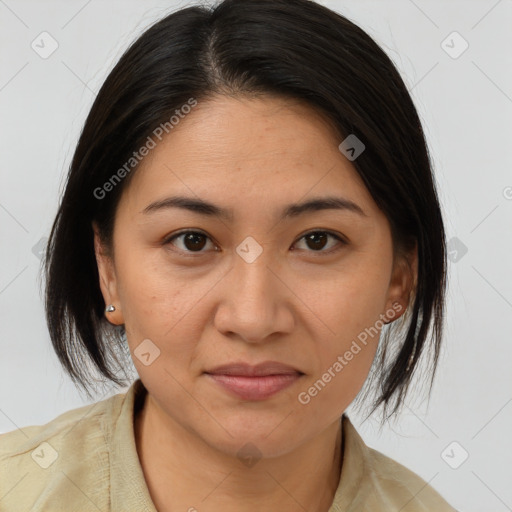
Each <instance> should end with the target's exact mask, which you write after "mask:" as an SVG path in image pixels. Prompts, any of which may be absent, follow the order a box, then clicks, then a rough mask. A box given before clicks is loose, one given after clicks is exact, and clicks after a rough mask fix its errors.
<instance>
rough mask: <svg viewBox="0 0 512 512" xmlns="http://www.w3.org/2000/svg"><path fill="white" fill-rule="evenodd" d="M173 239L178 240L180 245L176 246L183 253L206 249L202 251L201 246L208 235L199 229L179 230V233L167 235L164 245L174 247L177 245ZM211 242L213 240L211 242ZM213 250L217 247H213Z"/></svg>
mask: <svg viewBox="0 0 512 512" xmlns="http://www.w3.org/2000/svg"><path fill="white" fill-rule="evenodd" d="M174 240H180V244H181V246H180V247H178V249H179V250H180V251H182V252H184V253H189V254H193V253H199V254H200V253H202V252H207V251H202V250H201V249H203V247H204V246H205V245H206V244H205V240H210V241H211V239H210V237H209V236H208V235H206V234H205V233H203V232H201V231H191V230H187V231H180V232H179V233H174V234H173V235H171V236H169V237H167V238H166V239H165V240H164V242H163V243H164V245H167V244H171V245H173V246H174V247H176V246H177V244H175V243H173V242H174ZM212 244H213V242H212ZM214 247H215V246H214ZM214 250H215V251H217V250H218V249H217V248H215V249H214Z"/></svg>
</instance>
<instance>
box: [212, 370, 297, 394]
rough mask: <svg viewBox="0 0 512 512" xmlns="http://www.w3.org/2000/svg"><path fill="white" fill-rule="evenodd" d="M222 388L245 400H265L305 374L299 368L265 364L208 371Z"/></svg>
mask: <svg viewBox="0 0 512 512" xmlns="http://www.w3.org/2000/svg"><path fill="white" fill-rule="evenodd" d="M205 374H206V376H207V377H208V378H210V379H212V380H213V381H214V382H215V383H216V384H218V385H220V386H221V388H222V389H224V390H225V391H228V392H229V393H230V394H231V395H234V396H237V397H238V398H241V399H243V400H265V399H267V398H270V397H271V396H273V395H275V394H276V393H278V392H279V391H282V390H284V389H286V388H287V387H289V386H291V385H292V384H294V383H295V382H297V381H298V380H299V379H300V378H301V377H302V376H303V375H304V373H303V372H301V371H299V370H297V369H296V368H294V367H292V366H289V365H286V364H283V363H278V362H276V361H265V362H264V363H260V364H258V365H255V366H252V365H250V364H248V363H244V362H237V363H230V364H225V365H222V366H217V367H216V368H213V369H212V370H209V371H207V372H205Z"/></svg>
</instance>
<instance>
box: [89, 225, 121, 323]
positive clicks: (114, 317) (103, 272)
mask: <svg viewBox="0 0 512 512" xmlns="http://www.w3.org/2000/svg"><path fill="white" fill-rule="evenodd" d="M92 228H93V231H94V253H95V255H96V263H97V265H98V274H99V281H100V282H99V284H100V289H101V293H102V295H103V300H104V301H105V304H106V305H109V304H113V305H114V307H115V308H116V309H115V311H112V312H111V313H107V312H105V316H106V318H107V320H108V321H109V322H110V323H111V324H114V325H122V324H124V317H123V313H122V310H121V302H120V300H119V295H118V291H117V278H116V273H115V268H114V262H113V261H112V258H111V256H110V255H108V254H107V252H106V250H105V248H104V246H103V244H102V242H101V239H100V235H99V230H98V226H97V224H96V222H93V223H92Z"/></svg>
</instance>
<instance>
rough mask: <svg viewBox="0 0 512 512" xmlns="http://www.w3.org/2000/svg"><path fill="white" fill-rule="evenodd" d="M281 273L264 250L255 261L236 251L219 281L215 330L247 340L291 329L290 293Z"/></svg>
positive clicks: (262, 340) (291, 305)
mask: <svg viewBox="0 0 512 512" xmlns="http://www.w3.org/2000/svg"><path fill="white" fill-rule="evenodd" d="M280 274H281V272H280V271H279V267H278V265H276V264H275V262H274V263H273V262H272V261H271V257H270V254H269V253H268V252H266V251H265V250H264V251H263V252H262V253H261V254H260V255H259V256H258V257H257V258H256V259H255V260H254V261H251V260H250V259H249V260H246V259H244V258H243V257H241V256H239V254H237V253H236V252H235V253H234V257H233V266H232V267H231V269H230V270H229V272H228V274H227V275H226V276H225V278H224V279H222V280H221V283H219V285H220V289H219V290H218V293H219V295H218V296H219V297H220V298H219V304H218V305H217V308H216V311H215V318H214V325H215V327H216V328H217V330H218V331H219V332H221V333H222V334H224V335H225V336H230V337H232V338H235V337H238V338H240V339H242V340H244V341H245V342H246V343H259V342H264V341H265V340H268V338H269V337H271V336H272V335H273V334H276V335H277V333H280V334H281V335H282V334H286V333H290V332H292V330H293V327H294V322H295V318H294V315H293V310H292V307H293V300H292V298H293V293H292V291H291V290H290V288H289V287H288V286H287V285H286V282H285V280H284V276H283V275H280Z"/></svg>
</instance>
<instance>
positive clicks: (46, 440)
mask: <svg viewBox="0 0 512 512" xmlns="http://www.w3.org/2000/svg"><path fill="white" fill-rule="evenodd" d="M124 396H125V394H117V395H114V396H111V397H110V398H107V399H105V400H102V401H99V402H96V403H93V404H90V405H85V406H83V407H79V408H76V409H73V410H70V411H67V412H65V413H63V414H61V415H59V416H57V417H56V418H54V419H53V420H51V421H50V422H48V423H46V424H44V425H32V426H26V427H22V428H19V429H17V430H13V431H11V432H7V433H6V434H2V435H0V482H2V495H1V496H0V499H1V500H2V510H6V511H9V510H25V509H26V510H32V511H34V512H35V511H39V510H49V508H48V507H49V505H50V504H51V506H52V508H51V510H52V511H53V510H55V511H57V510H65V508H66V503H68V504H69V503H81V502H84V503H85V502H89V504H88V505H85V506H84V510H89V509H96V507H98V508H99V509H101V510H105V509H107V508H108V501H105V500H106V499H107V498H108V492H105V489H106V487H108V471H109V450H108V443H109V438H110V436H111V433H112V428H113V423H114V421H115V418H116V416H117V414H118V412H119V409H120V405H121V403H122V401H123V399H124ZM116 413H117V414H116ZM55 496H59V497H60V496H62V500H61V498H59V500H58V501H59V503H56V502H55ZM68 498H69V500H68ZM52 500H53V501H52ZM93 504H94V506H93Z"/></svg>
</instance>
